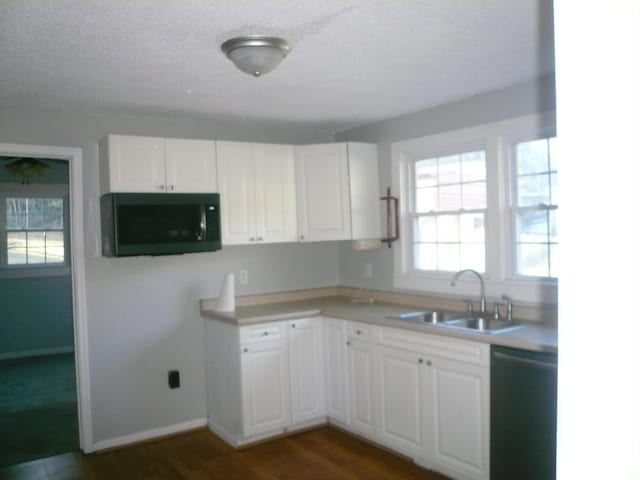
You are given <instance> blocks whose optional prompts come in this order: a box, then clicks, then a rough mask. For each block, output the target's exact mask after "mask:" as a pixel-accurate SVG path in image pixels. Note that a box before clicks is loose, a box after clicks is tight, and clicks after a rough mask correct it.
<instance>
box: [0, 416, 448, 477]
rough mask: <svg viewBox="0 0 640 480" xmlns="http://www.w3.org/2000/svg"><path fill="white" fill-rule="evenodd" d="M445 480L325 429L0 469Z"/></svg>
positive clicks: (182, 439) (189, 437)
mask: <svg viewBox="0 0 640 480" xmlns="http://www.w3.org/2000/svg"><path fill="white" fill-rule="evenodd" d="M138 479H140V480H142V479H144V480H164V479H167V480H169V479H170V480H217V479H224V480H235V479H238V480H240V479H242V480H253V479H256V480H297V479H301V480H302V479H304V480H321V479H322V480H447V477H444V476H442V475H439V474H437V473H435V472H431V471H428V470H425V469H423V468H420V467H418V466H417V465H415V464H413V463H412V462H410V461H408V460H405V459H403V458H400V457H397V456H395V455H393V454H391V453H388V452H386V451H384V450H381V449H379V448H376V447H374V446H372V445H369V444H368V443H365V442H362V441H360V440H358V439H357V438H354V437H352V436H350V435H348V434H346V433H343V432H341V431H338V430H335V429H333V428H328V427H323V428H319V429H316V430H311V431H307V432H303V433H299V434H297V435H292V436H290V437H285V438H281V439H278V440H274V441H270V442H267V443H263V444H261V445H255V446H253V447H249V448H246V449H244V450H234V449H233V448H231V447H229V446H228V445H226V444H225V443H224V442H223V441H222V440H221V439H220V438H218V437H216V436H215V435H213V434H212V433H211V432H210V431H209V430H207V429H201V430H197V431H194V432H190V433H187V434H184V435H177V436H174V437H170V438H166V439H163V440H158V441H154V442H149V443H144V444H141V445H136V446H132V447H127V448H122V449H118V450H113V451H110V452H105V453H98V454H91V455H83V454H81V453H75V454H66V455H62V456H59V457H52V458H50V459H43V460H38V461H35V462H30V463H25V464H21V465H17V466H15V467H10V468H6V469H2V470H0V480H138Z"/></svg>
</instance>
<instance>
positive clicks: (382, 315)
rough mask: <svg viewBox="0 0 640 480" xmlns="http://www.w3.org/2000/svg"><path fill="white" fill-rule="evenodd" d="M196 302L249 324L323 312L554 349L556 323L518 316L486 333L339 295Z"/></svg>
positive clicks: (208, 313) (207, 313) (210, 312)
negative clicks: (415, 319)
mask: <svg viewBox="0 0 640 480" xmlns="http://www.w3.org/2000/svg"><path fill="white" fill-rule="evenodd" d="M200 304H201V305H200V306H201V308H200V312H201V315H202V316H203V317H205V318H209V319H213V320H220V321H224V322H228V323H233V324H235V325H251V324H256V323H264V322H273V321H279V320H289V319H293V318H304V317H310V316H316V315H324V316H327V317H334V318H341V319H345V320H353V321H357V322H364V323H371V324H375V325H382V326H386V327H395V328H401V329H404V330H414V331H419V332H424V333H431V334H436V335H445V336H450V337H456V338H462V339H466V340H473V341H477V342H483V343H490V344H493V345H502V346H507V347H514V348H524V349H527V350H536V351H546V352H554V353H555V352H557V351H558V329H557V328H556V327H554V326H550V325H545V324H542V323H538V322H525V321H520V320H518V319H515V321H516V322H518V323H520V324H521V325H522V326H521V327H520V328H517V329H513V330H508V331H504V332H498V333H491V334H487V333H478V332H473V331H466V330H460V329H454V328H450V327H444V326H439V325H431V324H418V323H412V322H409V321H405V320H394V319H388V318H386V317H387V316H389V315H397V314H399V313H405V312H411V311H417V310H425V309H424V308H417V307H412V306H406V305H400V304H394V303H387V302H380V301H376V302H375V303H354V302H353V301H352V300H351V299H350V298H346V297H341V296H329V297H323V298H311V299H305V300H297V301H283V302H276V303H265V304H262V305H249V306H238V307H236V310H235V311H233V312H216V311H214V306H215V301H211V300H202V301H201V302H200Z"/></svg>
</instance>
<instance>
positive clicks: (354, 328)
mask: <svg viewBox="0 0 640 480" xmlns="http://www.w3.org/2000/svg"><path fill="white" fill-rule="evenodd" d="M376 332H377V327H376V326H375V325H370V324H368V323H359V322H348V323H347V336H348V337H349V338H355V339H358V340H368V341H370V342H374V341H376Z"/></svg>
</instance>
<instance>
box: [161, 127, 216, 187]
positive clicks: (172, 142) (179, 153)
mask: <svg viewBox="0 0 640 480" xmlns="http://www.w3.org/2000/svg"><path fill="white" fill-rule="evenodd" d="M164 147H165V166H166V179H167V180H166V181H167V188H168V189H169V190H170V191H179V192H184V193H207V192H217V191H218V181H217V165H216V142H214V141H212V140H184V139H179V138H165V140H164ZM172 187H173V189H172Z"/></svg>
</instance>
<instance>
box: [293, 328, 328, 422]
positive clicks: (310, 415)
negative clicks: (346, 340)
mask: <svg viewBox="0 0 640 480" xmlns="http://www.w3.org/2000/svg"><path fill="white" fill-rule="evenodd" d="M288 326H289V369H290V374H291V376H290V378H291V422H292V423H293V424H299V423H303V422H308V421H312V420H314V419H319V418H323V417H325V416H326V409H325V401H324V400H325V396H324V355H323V350H324V348H323V338H322V319H321V318H320V317H315V318H301V319H297V320H290V321H289V322H288Z"/></svg>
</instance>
